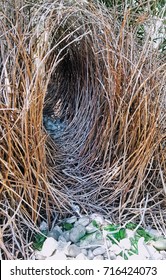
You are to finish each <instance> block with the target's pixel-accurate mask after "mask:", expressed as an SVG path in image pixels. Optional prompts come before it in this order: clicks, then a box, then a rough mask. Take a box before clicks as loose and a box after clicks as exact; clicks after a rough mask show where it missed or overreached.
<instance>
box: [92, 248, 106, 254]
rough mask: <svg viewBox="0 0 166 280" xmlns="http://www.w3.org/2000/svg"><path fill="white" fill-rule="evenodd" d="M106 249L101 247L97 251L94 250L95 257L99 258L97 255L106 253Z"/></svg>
mask: <svg viewBox="0 0 166 280" xmlns="http://www.w3.org/2000/svg"><path fill="white" fill-rule="evenodd" d="M105 250H106V249H105V247H103V246H101V247H98V248H96V249H94V250H93V255H94V256H97V255H102V254H104V253H105Z"/></svg>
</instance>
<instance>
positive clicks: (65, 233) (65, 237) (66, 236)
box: [62, 231, 70, 242]
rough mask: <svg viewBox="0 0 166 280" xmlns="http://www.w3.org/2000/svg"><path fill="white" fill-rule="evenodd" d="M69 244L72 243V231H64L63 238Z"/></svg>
mask: <svg viewBox="0 0 166 280" xmlns="http://www.w3.org/2000/svg"><path fill="white" fill-rule="evenodd" d="M62 237H63V238H64V239H65V240H66V241H67V242H68V241H70V231H64V232H63V236H62Z"/></svg>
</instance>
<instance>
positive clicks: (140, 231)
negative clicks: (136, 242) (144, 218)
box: [136, 228, 154, 242]
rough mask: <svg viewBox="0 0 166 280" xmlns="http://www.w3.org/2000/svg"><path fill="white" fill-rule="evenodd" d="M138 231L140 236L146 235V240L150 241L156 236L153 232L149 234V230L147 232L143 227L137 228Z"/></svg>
mask: <svg viewBox="0 0 166 280" xmlns="http://www.w3.org/2000/svg"><path fill="white" fill-rule="evenodd" d="M136 232H137V234H138V235H139V236H140V237H144V239H145V242H148V241H150V240H153V239H154V237H153V236H152V235H151V234H149V233H148V232H146V230H144V229H143V228H139V229H137V231H136Z"/></svg>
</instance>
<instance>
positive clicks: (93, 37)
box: [0, 1, 166, 259]
mask: <svg viewBox="0 0 166 280" xmlns="http://www.w3.org/2000/svg"><path fill="white" fill-rule="evenodd" d="M9 2H10V1H9ZM0 20H1V26H0V34H1V46H0V52H1V55H0V60H1V68H0V74H1V94H0V181H1V187H0V204H1V215H0V222H1V232H0V246H1V248H2V254H3V256H4V258H6V259H16V258H24V259H26V258H28V256H30V253H31V251H30V248H29V246H27V244H29V243H28V242H30V241H31V240H32V236H33V234H34V232H38V231H39V229H38V226H39V224H40V223H41V221H43V220H45V221H47V222H48V223H49V226H50V225H51V223H52V221H53V219H54V218H55V216H56V215H57V214H58V215H59V216H61V217H62V216H67V215H69V214H70V215H71V214H72V213H73V205H78V206H79V207H80V212H81V213H84V214H86V213H92V212H99V213H102V214H104V215H105V216H106V217H108V218H110V219H112V221H113V222H118V223H125V222H127V221H129V220H135V221H140V219H142V222H143V223H144V225H147V224H150V225H151V226H153V227H155V228H160V229H162V231H163V232H164V230H165V219H166V208H165V206H166V204H165V203H166V196H165V195H166V185H165V184H166V181H165V175H166V145H165V139H166V131H165V115H166V114H165V105H164V98H165V97H164V78H165V77H164V75H165V74H164V66H165V65H164V62H163V57H162V53H161V52H158V51H156V49H153V47H152V42H151V40H150V38H148V36H147V38H145V40H144V41H141V42H140V41H139V40H138V39H137V36H136V34H137V27H138V26H132V24H129V22H130V12H129V11H127V10H126V11H125V12H124V15H123V19H122V21H118V19H117V15H116V14H115V13H111V11H108V10H107V9H106V8H105V7H104V5H101V4H97V3H96V2H93V1H90V2H86V1H62V2H60V1H44V3H43V4H40V5H38V4H25V5H24V6H21V4H20V6H17V7H16V6H14V4H13V6H12V4H11V5H9V8H6V9H4V12H3V13H2V12H1V16H0ZM138 24H139V23H138ZM44 118H47V119H49V118H50V119H51V120H56V119H57V118H58V119H59V120H60V122H61V123H62V124H63V125H64V130H63V132H61V133H60V134H58V135H57V137H56V135H55V137H53V136H52V135H51V133H49V131H48V129H47V128H46V126H45V125H44V124H43V119H44ZM55 134H56V132H55Z"/></svg>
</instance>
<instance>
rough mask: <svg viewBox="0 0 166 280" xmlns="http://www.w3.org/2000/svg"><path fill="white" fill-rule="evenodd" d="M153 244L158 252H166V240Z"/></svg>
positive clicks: (153, 242)
mask: <svg viewBox="0 0 166 280" xmlns="http://www.w3.org/2000/svg"><path fill="white" fill-rule="evenodd" d="M151 244H152V245H153V246H154V247H155V248H156V249H158V250H166V238H160V239H158V240H156V241H151Z"/></svg>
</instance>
